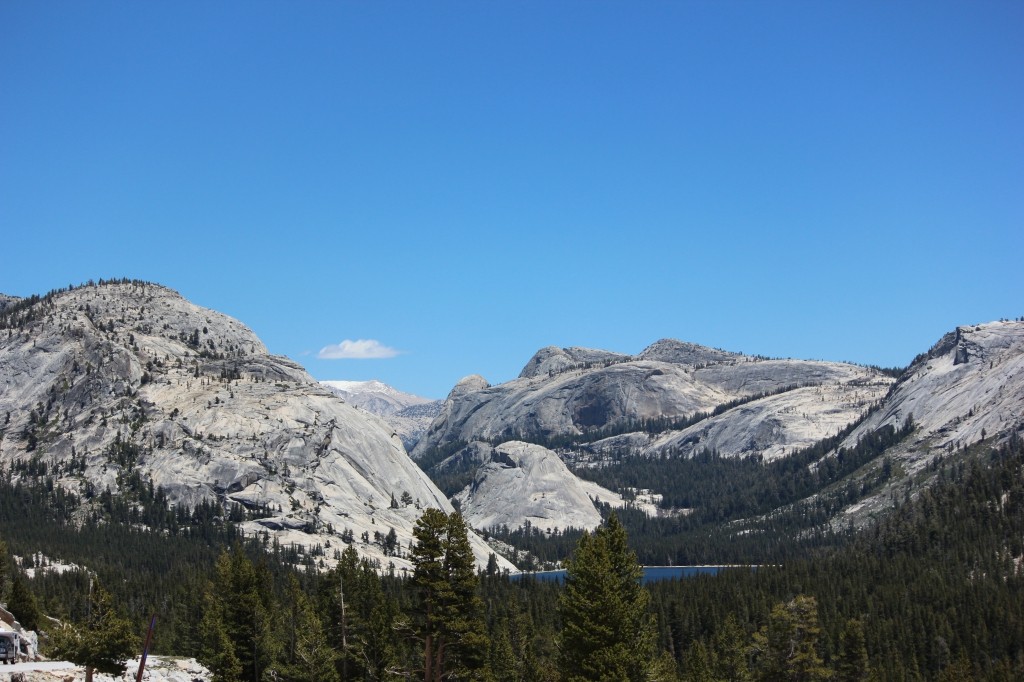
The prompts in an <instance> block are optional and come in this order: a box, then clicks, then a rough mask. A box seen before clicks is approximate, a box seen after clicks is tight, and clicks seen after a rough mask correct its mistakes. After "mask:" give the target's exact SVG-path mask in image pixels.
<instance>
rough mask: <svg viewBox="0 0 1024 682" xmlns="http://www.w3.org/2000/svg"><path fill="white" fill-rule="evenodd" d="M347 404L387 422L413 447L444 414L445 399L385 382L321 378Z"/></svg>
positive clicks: (408, 445)
mask: <svg viewBox="0 0 1024 682" xmlns="http://www.w3.org/2000/svg"><path fill="white" fill-rule="evenodd" d="M320 383H321V384H322V385H324V386H326V387H327V388H328V389H330V390H331V391H332V392H334V393H335V394H336V395H338V396H339V397H341V398H344V399H345V401H346V402H347V403H349V404H350V405H354V406H355V407H358V408H361V409H363V410H366V411H367V412H369V413H371V414H375V415H377V416H378V417H380V418H381V419H383V420H384V421H385V422H387V423H388V424H389V425H390V426H391V427H392V428H393V429H394V430H395V432H396V433H397V434H398V436H399V437H400V438H401V439H402V443H403V444H404V445H405V447H406V449H412V448H413V446H415V445H416V442H417V441H418V440H419V439H420V438H421V437H422V436H423V434H424V433H425V432H426V430H427V427H428V426H430V424H431V422H433V421H434V418H435V417H436V416H437V415H438V413H440V411H441V405H442V404H443V403H444V401H442V400H431V399H430V398H423V397H421V396H418V395H413V394H411V393H404V392H403V391H399V390H398V389H396V388H393V387H391V386H388V385H387V384H385V383H383V382H381V381H375V380H372V381H321V382H320Z"/></svg>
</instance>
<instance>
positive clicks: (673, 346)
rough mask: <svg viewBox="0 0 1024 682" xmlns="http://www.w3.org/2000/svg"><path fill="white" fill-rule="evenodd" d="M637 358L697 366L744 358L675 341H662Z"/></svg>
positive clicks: (649, 347) (738, 354) (652, 345)
mask: <svg viewBox="0 0 1024 682" xmlns="http://www.w3.org/2000/svg"><path fill="white" fill-rule="evenodd" d="M637 357H638V358H640V359H641V360H654V361H657V362H671V363H673V364H678V365H695V366H696V365H709V364H714V363H718V362H728V361H730V360H736V359H737V358H741V357H743V356H742V355H741V354H740V353H730V352H729V351H724V350H718V349H717V348H708V347H707V346H699V345H697V344H695V343H687V342H684V341H677V340H675V339H660V340H658V341H655V342H654V343H652V344H651V345H650V346H648V347H647V348H645V349H644V350H643V351H641V352H640V354H639V355H638V356H637Z"/></svg>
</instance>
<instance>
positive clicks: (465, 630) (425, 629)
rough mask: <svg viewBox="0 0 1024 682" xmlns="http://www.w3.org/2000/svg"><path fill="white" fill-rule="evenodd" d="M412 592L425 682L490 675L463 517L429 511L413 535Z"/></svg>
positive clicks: (481, 604) (472, 564)
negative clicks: (417, 600) (417, 603)
mask: <svg viewBox="0 0 1024 682" xmlns="http://www.w3.org/2000/svg"><path fill="white" fill-rule="evenodd" d="M413 534H414V536H415V537H416V541H417V544H416V545H415V546H414V547H413V550H412V561H413V565H414V566H415V572H414V573H413V580H412V582H413V586H414V587H415V589H416V590H417V592H418V593H419V596H420V607H419V609H418V614H417V615H418V626H419V632H420V634H421V636H422V638H423V646H424V654H423V661H424V665H423V667H424V675H423V679H424V680H425V681H426V682H440V681H441V680H445V679H449V678H452V677H454V676H457V677H458V678H459V679H477V678H481V677H484V676H486V675H487V674H488V672H487V670H488V660H487V659H488V653H489V650H490V645H489V642H488V638H487V631H486V626H485V624H484V622H483V602H482V600H481V599H480V596H479V595H478V594H477V588H478V583H479V579H478V577H477V574H476V563H475V560H474V557H473V550H472V548H471V546H470V544H469V537H468V530H467V528H466V523H465V521H464V520H463V519H462V515H461V514H459V513H458V512H453V513H452V514H451V515H448V514H445V513H444V512H442V511H440V510H438V509H427V510H426V511H425V512H424V513H423V515H422V516H421V517H420V519H419V520H418V521H417V522H416V528H415V529H414V531H413Z"/></svg>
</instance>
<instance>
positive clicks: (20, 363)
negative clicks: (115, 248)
mask: <svg viewBox="0 0 1024 682" xmlns="http://www.w3.org/2000/svg"><path fill="white" fill-rule="evenodd" d="M0 429H2V437H0V462H3V463H4V464H7V465H10V464H11V463H12V462H14V461H25V460H29V459H33V458H38V459H39V460H40V461H42V462H46V463H48V464H49V465H51V469H52V470H57V471H60V472H62V473H60V474H59V475H58V480H57V482H58V483H59V484H60V485H63V486H66V487H68V488H72V489H76V490H77V489H80V488H83V487H84V486H86V485H91V486H94V487H95V489H99V490H102V489H104V488H106V487H110V488H111V489H115V490H116V489H117V486H118V474H120V473H124V472H125V471H126V470H129V469H132V470H137V471H138V472H139V473H140V474H141V475H142V476H143V477H144V478H148V479H151V480H152V482H153V483H154V484H155V485H158V486H162V487H163V488H164V489H165V490H166V491H167V493H168V495H169V497H170V499H171V500H172V501H173V502H174V503H175V504H187V505H194V504H195V503H197V502H199V501H200V500H220V501H221V502H224V503H231V502H237V503H239V504H242V505H244V506H245V507H247V508H248V509H250V510H251V511H253V512H258V513H254V515H253V518H252V519H250V520H248V521H246V522H245V523H244V524H243V528H244V529H245V530H246V531H247V532H250V533H256V532H262V531H267V532H270V533H271V534H274V535H277V536H278V537H279V539H280V541H281V542H282V543H283V544H288V543H292V542H294V543H297V544H300V545H306V546H312V545H315V544H323V543H325V542H327V541H330V542H332V544H335V545H337V544H339V543H340V542H341V538H342V536H343V535H344V537H345V538H346V539H348V540H350V541H352V542H354V543H355V546H356V548H357V549H358V550H359V551H360V552H361V553H362V554H363V555H364V556H366V557H368V558H370V559H376V560H379V561H380V562H381V565H382V566H383V567H386V566H387V565H388V564H389V563H393V564H394V565H395V566H396V568H399V569H401V568H408V567H409V563H408V561H407V559H406V558H405V556H404V555H405V553H406V551H407V548H408V546H409V544H410V542H411V541H412V529H413V526H414V524H415V521H416V519H417V518H418V516H419V515H420V513H421V510H422V509H423V508H425V507H438V508H440V509H443V510H446V511H450V510H451V506H450V505H449V503H448V501H447V500H446V499H445V497H444V496H443V495H442V494H441V493H440V492H439V491H438V490H437V488H436V487H435V486H434V485H433V484H432V483H431V481H430V480H429V479H428V478H427V477H426V475H425V474H423V473H422V471H420V469H419V468H418V467H417V466H416V464H415V463H414V462H412V461H411V460H410V459H409V457H408V455H407V453H406V451H405V449H404V448H403V446H402V442H401V440H400V439H399V437H398V435H397V434H396V433H395V431H394V429H392V428H390V427H389V426H388V425H387V424H385V423H384V422H382V421H381V420H380V419H379V418H377V417H375V416H373V415H370V414H368V413H366V412H364V411H362V410H358V409H356V408H355V407H353V406H351V405H348V404H346V403H345V402H344V401H343V400H341V399H339V398H338V397H337V396H335V395H334V394H332V393H331V392H330V391H329V390H328V389H326V388H325V387H323V386H321V385H320V384H319V383H318V382H316V381H315V380H314V379H313V378H312V377H310V376H309V375H308V374H307V373H306V372H305V371H304V370H303V369H302V367H300V366H299V365H297V364H295V363H294V362H292V361H290V360H288V359H287V358H283V357H279V356H273V355H270V354H269V353H268V352H267V349H266V348H265V347H264V345H263V343H262V342H260V340H259V339H258V338H257V337H256V335H255V334H254V333H253V332H252V331H251V330H249V329H248V328H247V327H245V326H244V325H243V324H242V323H241V322H239V321H237V320H234V319H232V318H230V317H228V316H226V315H223V314H220V313H218V312H215V311H212V310H208V309H204V308H200V307H198V306H196V305H193V304H191V303H189V302H188V301H186V300H185V299H184V298H182V297H181V296H180V295H178V294H177V293H176V292H174V291H171V290H170V289H167V288H165V287H162V286H158V285H154V284H148V283H139V282H132V283H115V284H103V285H98V286H96V285H88V286H83V287H80V288H76V289H72V290H70V291H61V292H57V293H54V294H52V295H48V296H46V297H44V298H42V299H41V300H36V301H34V302H32V303H31V305H27V304H26V302H24V301H22V302H19V303H16V304H11V305H7V306H6V307H5V309H4V310H3V312H2V313H0ZM71 462H80V463H81V468H79V467H78V466H70V465H69V463H71ZM58 464H59V465H61V466H56V465H58ZM72 472H73V473H72ZM403 493H408V495H407V496H405V497H406V499H407V500H408V499H411V500H412V502H411V503H408V504H402V503H399V504H393V503H392V499H396V500H397V499H401V498H402V497H403ZM256 516H259V517H260V518H255V517H256ZM391 529H394V530H395V532H396V535H397V538H398V549H397V550H396V551H394V552H387V553H386V552H385V549H384V545H383V543H382V542H375V538H378V539H379V538H382V537H383V536H385V535H386V534H388V532H389V531H390V530H391ZM364 538H365V540H364ZM472 541H473V543H474V552H475V554H476V556H477V559H478V561H480V562H481V563H482V564H483V563H485V562H486V560H487V557H488V553H489V550H488V548H487V546H486V545H485V544H484V543H483V542H482V541H481V540H480V539H479V538H475V537H474V538H472ZM328 558H329V557H328ZM502 566H503V567H505V568H509V567H510V565H508V564H507V563H503V564H502Z"/></svg>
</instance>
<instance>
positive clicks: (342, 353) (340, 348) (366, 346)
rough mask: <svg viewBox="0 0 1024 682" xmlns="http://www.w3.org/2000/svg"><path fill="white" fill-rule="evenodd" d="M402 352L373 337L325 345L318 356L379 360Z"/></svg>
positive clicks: (322, 358)
mask: <svg viewBox="0 0 1024 682" xmlns="http://www.w3.org/2000/svg"><path fill="white" fill-rule="evenodd" d="M400 352H401V351H397V350H395V349H394V348H389V347H387V346H385V345H384V344H382V343H381V342H380V341H375V340H373V339H357V340H356V341H351V340H349V339H345V340H344V341H342V342H341V343H339V344H335V345H333V346H324V347H323V348H321V349H320V352H319V353H317V354H316V356H317V357H318V358H320V359H321V360H378V359H383V358H393V357H395V356H396V355H398V354H399V353H400Z"/></svg>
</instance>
